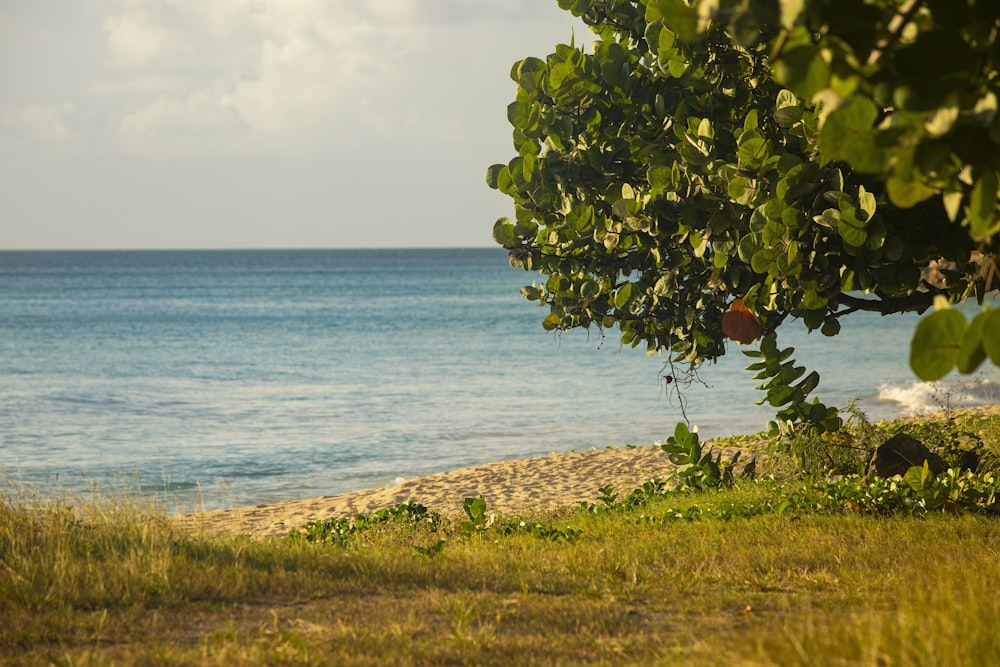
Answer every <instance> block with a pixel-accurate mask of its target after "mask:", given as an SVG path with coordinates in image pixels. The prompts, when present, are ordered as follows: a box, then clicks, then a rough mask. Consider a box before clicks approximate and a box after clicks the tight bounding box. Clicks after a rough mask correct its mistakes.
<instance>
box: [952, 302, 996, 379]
mask: <svg viewBox="0 0 1000 667" xmlns="http://www.w3.org/2000/svg"><path fill="white" fill-rule="evenodd" d="M998 312H1000V311H998ZM989 315H990V312H989V311H988V310H984V311H983V312H981V313H979V314H978V315H976V316H975V317H974V318H972V322H971V323H970V324H969V328H968V329H966V331H965V335H964V336H963V337H962V347H961V348H959V350H958V359H957V365H958V372H959V373H971V372H973V371H974V370H976V369H977V368H979V364H981V363H983V360H984V359H986V351H985V350H984V349H983V327H984V325H985V324H986V320H987V318H988V317H989Z"/></svg>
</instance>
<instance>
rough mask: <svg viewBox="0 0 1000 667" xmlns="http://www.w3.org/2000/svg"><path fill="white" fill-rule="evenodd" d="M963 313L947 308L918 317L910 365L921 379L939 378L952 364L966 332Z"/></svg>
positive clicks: (955, 359) (956, 358)
mask: <svg viewBox="0 0 1000 667" xmlns="http://www.w3.org/2000/svg"><path fill="white" fill-rule="evenodd" d="M965 329H966V320H965V315H963V314H962V313H961V312H960V311H957V310H954V309H951V308H946V309H944V310H938V311H935V312H933V313H931V314H930V315H928V316H927V317H925V318H923V319H922V320H920V322H919V323H918V324H917V328H916V330H915V331H914V332H913V341H912V342H911V343H910V368H911V369H913V372H914V373H915V374H916V375H917V377H919V378H920V379H921V380H927V381H933V380H940V379H941V378H943V377H944V376H945V375H947V374H948V372H949V371H950V370H951V369H952V368H954V367H955V363H956V361H957V360H958V352H959V350H960V349H961V347H962V338H963V337H964V335H965Z"/></svg>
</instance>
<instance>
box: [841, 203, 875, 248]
mask: <svg viewBox="0 0 1000 667" xmlns="http://www.w3.org/2000/svg"><path fill="white" fill-rule="evenodd" d="M855 213H856V211H855V209H854V207H853V206H852V207H850V208H849V209H848V210H846V211H843V212H842V213H841V215H840V221H839V222H838V223H837V231H838V232H839V233H840V236H841V238H843V239H844V243H846V244H848V245H852V246H854V247H855V248H860V247H861V246H863V245H864V244H865V241H867V240H868V233H867V232H866V231H865V223H863V222H861V221H860V220H858V218H857V216H856V215H855Z"/></svg>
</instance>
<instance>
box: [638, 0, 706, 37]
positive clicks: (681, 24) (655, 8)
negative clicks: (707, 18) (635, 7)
mask: <svg viewBox="0 0 1000 667" xmlns="http://www.w3.org/2000/svg"><path fill="white" fill-rule="evenodd" d="M640 7H641V5H640ZM657 20H662V21H663V25H665V26H667V27H668V28H669V29H670V30H672V31H673V32H675V33H677V36H678V37H679V38H680V39H681V40H682V41H685V42H694V41H697V40H698V39H699V38H700V34H699V32H698V7H697V6H694V7H690V6H688V4H687V3H686V2H684V0H650V1H649V2H648V3H647V4H646V21H647V22H653V21H657Z"/></svg>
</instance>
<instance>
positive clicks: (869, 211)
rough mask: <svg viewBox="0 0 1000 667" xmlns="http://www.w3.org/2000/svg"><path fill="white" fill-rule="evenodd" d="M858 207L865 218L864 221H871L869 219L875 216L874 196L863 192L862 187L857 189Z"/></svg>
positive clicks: (865, 191) (863, 187) (863, 188)
mask: <svg viewBox="0 0 1000 667" xmlns="http://www.w3.org/2000/svg"><path fill="white" fill-rule="evenodd" d="M858 205H859V206H861V210H862V211H864V212H865V215H866V216H867V217H866V218H865V220H871V217H872V216H873V215H875V208H876V204H875V195H873V194H872V193H870V192H868V191H867V190H865V186H863V185H862V186H860V187H859V188H858Z"/></svg>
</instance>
